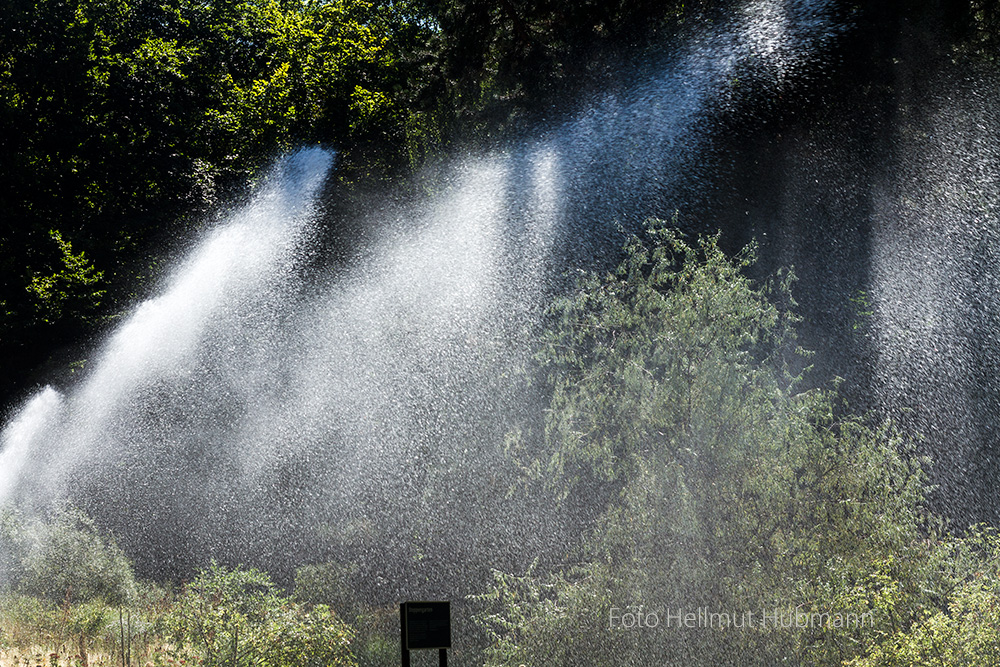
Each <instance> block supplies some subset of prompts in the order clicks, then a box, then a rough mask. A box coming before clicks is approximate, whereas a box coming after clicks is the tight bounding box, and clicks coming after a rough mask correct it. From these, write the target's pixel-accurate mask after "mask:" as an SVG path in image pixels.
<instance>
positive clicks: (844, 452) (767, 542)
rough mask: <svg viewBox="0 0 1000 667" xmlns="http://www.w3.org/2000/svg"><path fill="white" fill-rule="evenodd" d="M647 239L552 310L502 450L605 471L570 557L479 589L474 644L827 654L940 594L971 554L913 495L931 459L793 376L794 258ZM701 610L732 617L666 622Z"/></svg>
mask: <svg viewBox="0 0 1000 667" xmlns="http://www.w3.org/2000/svg"><path fill="white" fill-rule="evenodd" d="M649 237H650V238H651V240H652V242H651V243H650V244H647V243H643V242H640V241H638V240H636V241H634V242H633V243H631V244H630V245H629V247H628V256H627V259H626V260H625V262H624V263H623V264H622V265H621V267H620V268H619V269H618V270H617V272H615V273H614V274H611V275H608V276H605V277H597V276H591V277H589V278H587V279H586V280H584V281H583V282H582V284H581V285H580V288H579V289H578V291H577V292H576V293H574V294H573V295H571V296H569V297H567V298H565V299H563V300H561V301H559V302H558V303H557V304H556V305H555V306H554V308H553V309H552V322H551V326H550V329H549V331H548V333H547V334H546V335H545V337H544V338H543V341H542V344H541V347H540V351H539V365H540V369H541V370H542V371H543V372H544V373H545V375H546V377H547V380H548V382H549V384H550V386H551V389H552V394H551V395H552V399H551V402H550V405H549V409H548V412H547V418H546V422H545V427H544V433H541V434H534V437H533V436H532V434H530V433H527V434H525V435H522V436H521V437H520V438H517V439H515V440H513V441H512V444H511V448H512V453H513V454H514V455H515V456H516V457H518V459H519V460H520V462H521V464H522V466H523V467H524V469H525V470H526V471H527V472H528V473H529V474H531V475H533V476H534V477H535V478H536V479H538V480H539V481H543V482H545V483H548V484H555V485H558V487H559V488H560V489H561V490H562V492H563V494H564V495H565V496H571V495H573V494H586V493H590V492H591V491H592V489H594V488H595V487H600V486H601V485H603V487H604V488H606V489H608V491H607V492H606V493H605V495H604V496H603V498H602V500H601V502H602V503H603V507H604V509H603V511H602V513H601V516H600V518H599V520H598V521H597V523H596V525H595V526H594V528H593V530H592V532H590V533H589V535H588V537H587V539H586V540H585V544H584V545H583V546H582V554H581V558H582V562H581V563H579V564H577V565H575V566H572V567H568V568H563V569H556V570H554V571H551V572H545V571H542V572H536V571H532V572H529V573H527V574H526V575H522V576H514V575H511V574H503V573H497V575H496V577H497V579H496V585H495V586H494V588H493V589H492V590H491V591H490V592H488V593H486V594H485V595H483V596H481V597H480V601H481V602H483V603H484V605H485V609H486V610H485V611H484V613H483V616H482V617H481V620H482V622H483V624H484V625H485V626H486V627H487V628H489V629H490V631H491V632H492V633H493V635H492V636H493V640H494V644H493V647H492V649H491V651H490V656H491V657H490V660H489V661H488V664H491V665H501V664H525V665H540V664H582V663H584V662H585V663H587V664H595V665H597V664H607V665H611V664H622V662H623V661H625V662H629V663H631V664H713V665H717V664H777V663H778V662H781V661H789V660H790V661H791V662H792V663H794V664H831V665H837V664H841V662H842V661H845V660H849V659H851V658H854V657H857V656H859V655H864V654H865V652H866V651H867V650H869V649H872V650H874V648H875V647H876V646H879V645H881V642H882V641H883V640H884V639H885V638H886V637H889V636H892V635H893V634H894V633H900V632H905V631H906V629H907V628H910V627H911V626H912V624H913V623H915V622H923V621H924V620H925V619H927V618H928V614H930V613H931V612H930V610H935V609H942V605H944V604H945V601H946V600H947V599H948V596H949V595H950V594H952V592H953V591H954V590H955V586H956V585H957V584H958V583H959V582H960V581H961V580H962V577H964V576H965V575H966V574H967V570H966V569H965V565H966V564H967V562H968V561H967V560H966V559H964V558H962V557H959V556H958V555H957V553H958V551H961V549H960V548H959V547H958V546H956V545H957V544H958V543H956V542H954V541H952V540H950V539H945V538H944V536H943V534H941V532H940V529H939V527H938V525H937V524H936V523H935V522H934V521H933V519H932V517H930V516H929V515H928V514H927V513H926V512H925V511H924V510H923V509H922V503H923V498H924V493H925V491H926V488H927V487H926V477H925V473H924V468H925V463H926V462H925V461H923V460H921V459H919V458H916V457H914V456H913V449H912V445H911V443H909V441H908V440H907V439H906V438H905V437H903V436H902V434H900V433H899V432H898V431H897V430H896V429H895V428H894V427H893V426H892V424H889V423H869V421H868V420H866V419H864V418H861V417H852V416H845V415H844V412H845V411H844V410H842V409H840V408H839V407H838V403H837V399H836V393H835V391H832V390H822V389H813V390H809V391H801V390H800V389H799V387H800V386H801V384H800V380H801V370H799V369H801V368H802V366H803V364H804V353H803V352H802V351H801V350H799V349H797V346H796V344H795V335H794V323H795V316H794V314H793V312H792V310H791V308H792V306H794V301H793V300H792V298H791V294H790V287H791V284H792V280H793V277H792V274H791V273H784V274H781V275H779V276H777V277H776V278H775V279H774V280H773V281H771V282H770V283H768V284H766V285H763V286H757V285H755V284H753V283H752V282H751V281H750V280H749V279H748V278H747V277H746V275H745V270H746V269H747V268H748V267H749V266H750V265H751V263H752V261H753V252H752V248H749V249H747V250H745V251H744V252H743V253H741V254H739V255H737V256H736V257H735V258H733V259H730V258H728V257H726V256H725V255H724V253H723V252H722V251H721V250H720V249H719V247H718V243H717V239H716V238H714V237H709V238H703V239H701V240H700V241H698V242H697V243H696V244H693V245H692V244H688V243H687V242H685V241H684V240H683V239H682V238H681V237H679V236H678V235H677V234H676V233H674V232H672V231H670V230H669V229H667V228H665V227H664V226H662V224H658V223H657V224H653V225H652V226H651V227H650V229H649ZM959 594H960V595H961V593H959ZM697 610H706V613H708V612H715V613H727V614H729V615H730V617H729V618H730V620H732V621H733V624H734V625H729V626H726V627H725V628H723V629H720V628H719V627H717V626H716V627H706V626H705V625H704V624H703V622H701V623H702V625H695V626H692V627H678V621H676V620H675V621H674V623H673V626H672V627H668V626H667V625H666V623H667V618H668V616H667V615H668V614H677V613H678V612H683V613H695V612H696V611H697ZM745 612H753V613H754V614H756V622H754V621H753V620H750V622H749V623H747V621H746V617H745V616H744V617H743V618H742V620H733V619H737V618H739V615H741V614H744V613H745ZM627 613H631V614H633V616H631V617H630V618H632V619H633V620H634V619H635V618H636V617H637V616H636V615H637V614H650V613H653V614H655V615H656V616H655V618H656V620H657V622H658V623H660V624H661V625H660V626H659V627H657V628H656V629H649V628H647V629H645V630H643V629H642V628H639V627H636V626H635V625H632V626H631V627H629V626H628V624H627V623H622V622H621V618H622V616H623V614H627ZM765 614H767V615H768V616H770V618H771V620H770V621H768V620H767V617H765V616H764V615H765ZM796 614H798V616H796ZM616 615H617V616H616ZM616 618H617V619H618V621H617V622H616V620H615V619H616ZM785 618H787V619H796V618H805V619H807V620H806V621H805V622H802V621H795V620H791V621H788V622H789V623H791V625H790V626H785V625H783V623H784V621H782V620H781V619H785ZM930 618H933V616H931V617H930ZM845 619H847V620H845ZM717 620H718V622H720V623H721V622H722V620H721V619H717ZM740 622H742V623H743V626H742V627H740V626H739V625H736V624H738V623H740Z"/></svg>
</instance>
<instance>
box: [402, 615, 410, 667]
mask: <svg viewBox="0 0 1000 667" xmlns="http://www.w3.org/2000/svg"><path fill="white" fill-rule="evenodd" d="M399 651H400V660H401V662H400V664H401V665H402V667H410V651H409V649H407V648H406V603H404V602H401V603H399Z"/></svg>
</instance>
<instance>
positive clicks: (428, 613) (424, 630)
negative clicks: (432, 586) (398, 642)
mask: <svg viewBox="0 0 1000 667" xmlns="http://www.w3.org/2000/svg"><path fill="white" fill-rule="evenodd" d="M403 607H404V615H405V622H406V648H407V650H414V649H425V648H451V603H450V602H404V603H403Z"/></svg>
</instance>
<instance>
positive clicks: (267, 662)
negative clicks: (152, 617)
mask: <svg viewBox="0 0 1000 667" xmlns="http://www.w3.org/2000/svg"><path fill="white" fill-rule="evenodd" d="M165 625H166V629H167V633H168V636H169V637H170V639H171V640H172V645H173V647H174V649H173V650H172V651H170V653H171V655H170V656H169V657H171V659H173V658H176V659H185V660H189V661H190V660H192V659H194V660H203V661H204V664H205V665H206V666H207V667H216V666H218V667H222V666H226V667H239V666H241V665H262V666H264V667H292V666H293V665H306V666H312V665H317V666H318V665H324V666H330V667H340V666H343V667H348V666H353V665H355V664H356V663H355V662H354V658H353V656H352V654H351V641H352V639H353V632H352V630H351V629H350V628H349V627H348V626H347V625H345V624H344V623H343V622H341V621H340V620H339V619H337V617H336V616H335V615H334V614H333V612H332V611H331V610H330V609H329V607H326V606H322V605H317V606H315V607H312V608H308V607H306V606H304V605H302V604H299V603H297V602H294V601H292V600H290V599H288V598H286V597H283V596H282V595H280V594H279V592H278V590H277V589H276V587H275V586H274V584H273V583H272V582H271V580H270V578H269V577H268V576H267V575H266V574H264V573H263V572H260V571H259V570H254V569H250V570H246V569H241V568H237V569H234V570H227V569H225V568H223V567H221V566H219V565H218V564H215V563H213V564H212V566H211V567H209V568H208V569H206V570H203V571H202V572H200V573H199V574H198V576H197V577H195V579H194V581H192V582H191V583H189V584H188V585H187V586H185V588H184V591H183V592H182V594H181V595H180V597H179V599H178V600H177V602H176V604H175V605H174V606H173V607H172V609H171V610H170V612H169V613H168V614H167V618H166V621H165ZM189 650H190V651H193V653H189Z"/></svg>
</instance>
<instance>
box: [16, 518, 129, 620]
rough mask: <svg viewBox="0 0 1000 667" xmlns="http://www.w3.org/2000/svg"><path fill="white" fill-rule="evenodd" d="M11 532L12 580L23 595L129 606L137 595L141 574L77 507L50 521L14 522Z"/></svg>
mask: <svg viewBox="0 0 1000 667" xmlns="http://www.w3.org/2000/svg"><path fill="white" fill-rule="evenodd" d="M5 532H6V534H7V540H8V541H9V542H10V543H11V545H12V550H13V553H15V554H17V555H18V556H17V558H16V559H14V560H17V561H18V562H16V564H15V565H13V567H12V568H11V569H12V572H11V576H10V578H11V580H12V581H13V582H14V588H15V590H16V591H17V592H19V593H21V594H24V595H31V596H36V597H39V598H42V599H45V600H49V601H51V602H56V603H75V602H89V601H96V600H101V601H104V602H106V603H107V604H109V605H112V606H120V605H124V604H127V603H128V602H129V601H130V600H131V599H132V598H133V597H134V595H135V588H136V579H135V574H134V572H133V570H132V564H131V562H130V561H129V559H128V558H127V557H126V556H125V553H124V552H123V551H122V550H121V549H120V548H119V547H118V545H117V544H115V542H114V540H112V539H109V538H107V537H105V536H103V535H101V534H100V533H99V532H98V530H97V529H96V527H95V526H94V523H93V521H91V520H90V519H89V518H88V517H87V516H86V515H84V514H83V513H82V512H80V511H79V510H77V509H74V508H72V507H63V508H60V509H58V510H56V511H55V512H54V513H53V515H52V516H51V518H50V519H49V520H47V521H46V520H33V521H18V520H16V519H10V520H9V523H8V526H7V529H6V531H5Z"/></svg>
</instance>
